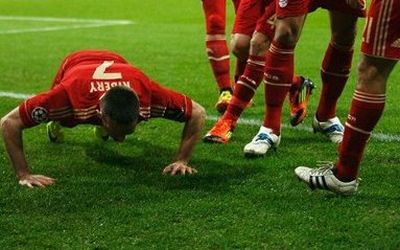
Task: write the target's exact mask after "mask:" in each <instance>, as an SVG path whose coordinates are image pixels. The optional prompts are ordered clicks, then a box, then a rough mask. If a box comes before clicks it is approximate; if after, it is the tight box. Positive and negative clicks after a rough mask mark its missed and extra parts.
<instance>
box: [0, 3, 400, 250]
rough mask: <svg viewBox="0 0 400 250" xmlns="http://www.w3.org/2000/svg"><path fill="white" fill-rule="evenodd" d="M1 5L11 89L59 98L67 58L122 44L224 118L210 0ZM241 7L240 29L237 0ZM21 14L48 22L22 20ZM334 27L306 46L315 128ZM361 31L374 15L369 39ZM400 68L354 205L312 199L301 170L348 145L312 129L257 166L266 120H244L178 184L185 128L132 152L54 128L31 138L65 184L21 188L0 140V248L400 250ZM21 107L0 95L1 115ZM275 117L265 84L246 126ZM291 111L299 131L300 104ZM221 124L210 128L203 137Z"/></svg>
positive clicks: (40, 166) (173, 128)
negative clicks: (172, 168)
mask: <svg viewBox="0 0 400 250" xmlns="http://www.w3.org/2000/svg"><path fill="white" fill-rule="evenodd" d="M0 6H1V7H0V52H1V56H0V74H1V77H0V91H4V92H13V93H24V94H33V93H38V92H40V91H43V90H46V89H47V88H48V87H49V85H50V82H51V81H52V79H53V76H54V74H55V72H56V70H57V68H58V66H59V64H60V62H61V59H62V58H63V57H64V56H65V55H66V54H68V53H70V52H72V51H75V50H79V49H85V48H99V49H109V50H113V51H117V52H119V53H121V54H122V55H124V56H125V57H126V58H127V59H128V60H129V61H131V62H132V63H134V64H135V65H137V66H138V67H140V68H142V69H143V70H144V71H145V72H146V73H147V74H148V75H150V76H151V77H152V78H154V79H156V80H158V81H159V82H161V83H163V84H164V85H166V86H168V87H171V88H174V89H176V90H179V91H181V92H183V93H185V94H187V95H189V96H191V97H192V98H193V99H195V100H197V101H198V102H199V103H201V104H202V105H204V107H206V109H207V111H208V115H209V116H210V117H212V116H216V115H217V113H216V111H215V109H214V107H213V105H214V103H215V100H216V98H217V88H216V85H215V83H214V81H213V77H212V74H211V71H210V66H209V64H208V61H207V57H206V53H205V46H204V21H203V14H202V9H201V3H200V1H199V0H196V1H178V0H165V1H159V0H145V1H139V0H113V1H102V0H98V1H94V0H84V1H82V0H79V1H78V0H69V1H65V0H57V1H56V0H18V1H11V0H0ZM228 8H229V21H228V22H229V23H230V27H231V23H232V18H233V15H232V6H231V3H230V2H229V6H228ZM21 16H25V17H34V18H36V19H29V18H28V19H25V20H21V19H16V18H15V17H21ZM5 17H13V18H8V19H7V18H5ZM39 17H41V18H70V19H89V20H92V19H101V20H130V21H131V22H132V23H131V24H129V25H108V26H106V25H105V26H102V27H92V28H88V27H80V28H79V27H75V28H74V27H73V26H84V25H89V24H90V22H81V21H79V20H78V21H76V20H75V22H73V21H71V20H69V21H64V22H56V21H54V20H53V21H51V19H38V18H39ZM328 20H329V19H328V15H327V12H326V11H324V10H319V11H317V12H316V13H314V14H312V15H310V16H309V17H308V20H307V23H306V26H305V28H304V31H303V35H302V38H301V41H300V43H299V45H298V49H297V52H296V72H298V73H300V74H302V75H307V76H309V77H310V78H312V79H314V81H315V82H316V83H317V89H316V91H315V92H314V95H313V96H312V100H311V103H310V106H309V107H310V115H309V116H308V117H307V119H306V120H305V122H304V124H302V128H310V124H311V117H312V113H313V112H314V111H315V108H316V105H317V103H318V98H319V93H320V90H321V84H320V78H319V68H320V63H321V61H322V57H323V54H324V51H325V48H326V46H327V43H328V41H329V22H328ZM99 22H100V21H99ZM88 23H89V24H88ZM101 23H103V24H104V23H105V22H101ZM92 24H93V23H92ZM60 26H65V27H64V28H63V29H60ZM362 26H363V20H361V21H360V29H359V31H360V32H359V33H361V29H362ZM44 27H46V28H47V29H51V28H53V29H55V30H54V31H41V29H43V28H44ZM230 27H229V28H228V29H230ZM227 33H229V30H228V31H227ZM357 40H358V42H357V46H356V49H355V50H356V53H355V56H354V67H353V72H352V75H351V77H350V79H349V81H348V84H347V86H346V89H345V91H344V94H343V95H342V97H341V99H340V103H339V105H338V115H339V117H340V118H341V119H342V120H344V119H345V117H346V114H347V110H348V107H349V103H350V99H351V96H352V92H353V89H354V86H355V74H354V68H355V66H356V63H357V61H358V57H359V52H358V51H359V44H360V43H359V41H360V40H361V36H360V34H359V36H358V38H357ZM232 69H233V63H232ZM399 69H400V68H399V67H398V66H397V67H396V68H395V69H394V72H393V74H392V76H391V78H390V80H389V85H388V97H387V105H386V109H385V113H384V115H383V117H382V119H381V121H380V123H379V125H378V126H377V128H376V130H375V132H377V133H381V135H383V136H381V137H379V138H372V139H371V141H370V144H369V146H368V149H367V152H366V155H365V157H364V161H363V163H362V168H361V177H362V182H361V185H360V188H359V190H360V191H359V193H358V194H357V195H355V196H353V197H348V198H343V197H339V196H337V195H334V194H329V193H324V192H318V191H316V192H311V191H309V190H308V189H307V188H306V187H305V185H303V184H301V183H299V182H298V181H297V179H296V178H295V177H294V173H293V170H294V168H295V167H296V166H298V165H304V164H307V165H311V166H312V165H315V163H316V161H318V160H331V161H333V160H335V158H336V156H337V150H336V148H335V146H333V145H331V144H330V143H328V142H327V141H326V140H325V139H324V138H322V136H320V135H314V134H312V133H311V132H309V131H307V130H294V129H290V128H289V127H284V129H283V131H282V133H283V138H282V142H281V146H280V148H279V149H278V151H277V152H270V153H269V154H268V156H266V157H264V158H259V159H252V160H247V159H245V158H244V156H243V154H242V148H243V146H244V145H245V144H246V143H247V142H248V141H249V140H250V139H251V138H252V136H253V135H254V134H255V133H256V132H257V130H258V126H256V125H245V124H241V125H239V126H238V128H237V130H236V131H235V134H234V138H233V140H232V142H231V143H230V144H228V145H208V144H204V143H202V142H199V144H198V145H197V148H196V150H195V152H194V156H193V158H192V162H191V164H192V165H193V166H194V167H196V168H197V169H198V170H199V173H198V174H197V175H195V176H186V177H166V176H162V175H161V171H162V169H163V167H164V166H166V165H167V164H168V163H170V162H171V161H172V159H173V157H174V154H175V150H176V148H177V145H178V142H179V135H180V131H181V128H182V125H181V124H178V123H173V122H170V121H166V120H157V119H156V120H152V121H150V122H147V123H144V124H141V125H140V126H139V127H138V129H137V131H136V132H135V134H134V135H132V136H130V137H129V138H128V139H127V141H126V142H125V143H123V144H117V143H114V142H112V141H108V142H106V143H102V142H97V141H96V140H95V138H93V134H92V130H91V127H89V126H81V127H77V128H75V129H72V130H67V131H66V141H65V142H64V143H62V144H51V143H49V141H48V139H47V136H46V131H45V126H38V127H36V128H34V129H30V130H27V131H25V133H24V138H25V140H24V141H25V151H26V154H27V158H28V161H29V164H30V167H31V169H32V171H33V172H34V173H37V174H45V175H48V176H51V177H54V178H56V179H57V182H56V185H54V186H52V187H49V188H46V189H39V188H37V189H33V190H31V189H28V188H22V187H20V186H19V185H18V184H17V182H16V181H15V177H14V173H13V172H12V170H11V167H10V164H9V161H8V159H7V155H6V153H5V149H4V145H3V143H1V146H0V182H1V187H0V249H310V248H311V249H345V248H346V249H399V248H400V214H399V212H400V209H399V205H400V185H399V181H398V179H397V178H399V177H400V167H399V162H400V156H399V154H398V151H397V150H398V149H399V136H400V135H399V134H400V132H399V129H398V128H399V127H398V124H399V122H400V118H399V117H400V116H399V115H398V112H399V111H398V110H399V106H398V102H397V100H398V96H399V95H400V87H399V83H400V73H399ZM20 102H21V99H15V98H9V97H0V116H3V115H5V114H6V113H7V112H9V111H10V110H11V109H12V108H14V107H15V106H16V105H18V104H19V103H20ZM263 112H264V107H263V87H261V88H260V90H259V91H258V93H257V96H256V99H255V107H253V108H251V109H249V110H247V111H246V112H245V113H244V115H243V118H245V119H256V120H262V118H263ZM283 117H284V119H283V121H282V122H283V123H284V124H288V108H287V106H285V112H284V116H283ZM212 125H213V121H211V120H208V121H207V124H206V128H205V129H204V133H205V132H206V130H207V129H209V128H210V127H211V126H212ZM166 131H168V133H166ZM384 136H388V137H384ZM385 138H392V139H393V140H392V141H390V140H387V139H385Z"/></svg>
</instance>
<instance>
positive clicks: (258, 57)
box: [204, 32, 270, 143]
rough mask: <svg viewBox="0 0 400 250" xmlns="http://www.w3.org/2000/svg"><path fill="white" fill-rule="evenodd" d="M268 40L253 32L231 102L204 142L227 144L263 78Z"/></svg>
mask: <svg viewBox="0 0 400 250" xmlns="http://www.w3.org/2000/svg"><path fill="white" fill-rule="evenodd" d="M269 41H270V40H269V39H268V38H267V37H266V36H265V35H263V34H262V33H258V32H255V33H254V35H253V37H252V39H251V47H250V56H249V59H248V60H247V64H246V68H245V71H244V73H243V75H241V76H240V78H239V79H238V81H237V82H236V83H235V88H234V91H233V96H232V100H231V102H230V103H229V105H228V108H227V110H226V111H225V113H224V115H223V116H222V117H221V118H220V119H219V120H218V121H217V122H216V124H215V125H214V126H213V128H212V129H211V130H210V131H209V132H208V133H207V134H206V135H205V136H204V141H206V142H215V143H227V142H228V141H229V140H230V138H231V136H232V132H233V130H234V129H235V127H236V123H237V120H238V119H239V117H240V115H241V114H242V112H243V111H244V109H245V108H246V107H248V105H249V103H250V102H251V99H252V98H253V96H254V94H255V92H256V90H257V88H258V86H259V84H260V83H261V81H262V78H263V72H264V65H265V63H264V59H265V53H266V51H267V49H268V47H269V43H270V42H269Z"/></svg>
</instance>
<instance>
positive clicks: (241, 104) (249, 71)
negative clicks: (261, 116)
mask: <svg viewBox="0 0 400 250" xmlns="http://www.w3.org/2000/svg"><path fill="white" fill-rule="evenodd" d="M264 61H265V58H264V57H263V56H252V55H250V56H249V59H248V60H247V66H246V69H245V71H244V74H243V75H242V76H240V78H239V80H238V81H237V82H236V84H235V89H234V91H233V97H232V100H231V102H230V103H229V106H228V109H227V111H226V112H225V114H224V118H225V119H229V120H233V121H237V120H238V119H239V117H240V115H241V114H242V112H243V110H244V109H245V108H246V107H247V105H248V104H249V102H250V100H251V98H253V96H254V94H255V92H256V89H257V88H258V86H259V85H260V82H261V80H262V78H263V73H264V65H265V62H264Z"/></svg>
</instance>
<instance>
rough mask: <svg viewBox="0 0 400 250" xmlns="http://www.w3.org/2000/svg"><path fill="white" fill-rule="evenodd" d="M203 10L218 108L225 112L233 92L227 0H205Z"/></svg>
mask: <svg viewBox="0 0 400 250" xmlns="http://www.w3.org/2000/svg"><path fill="white" fill-rule="evenodd" d="M203 10H204V15H205V21H206V48H207V54H208V59H209V61H210V65H211V68H212V71H213V73H214V77H215V80H216V82H217V85H218V89H219V91H220V97H219V100H218V102H217V103H216V108H217V110H218V111H219V112H224V111H225V109H226V107H227V106H228V103H229V101H230V99H231V93H232V87H231V79H230V75H229V69H230V66H229V49H228V45H227V42H226V37H225V25H226V0H203Z"/></svg>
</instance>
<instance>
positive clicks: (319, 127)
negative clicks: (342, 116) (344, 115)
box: [312, 116, 344, 144]
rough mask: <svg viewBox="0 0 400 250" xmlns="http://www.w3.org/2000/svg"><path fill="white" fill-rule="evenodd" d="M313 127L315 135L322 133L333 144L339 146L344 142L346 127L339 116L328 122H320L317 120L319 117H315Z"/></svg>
mask: <svg viewBox="0 0 400 250" xmlns="http://www.w3.org/2000/svg"><path fill="white" fill-rule="evenodd" d="M312 127H313V130H314V133H317V132H319V133H322V134H323V135H325V136H326V137H328V138H329V139H330V140H331V142H333V143H337V144H339V143H341V142H342V140H343V132H344V127H343V125H342V123H341V122H340V120H339V118H338V117H337V116H335V117H333V118H331V119H329V120H327V121H326V122H320V121H318V120H317V117H316V116H314V120H313V123H312Z"/></svg>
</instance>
